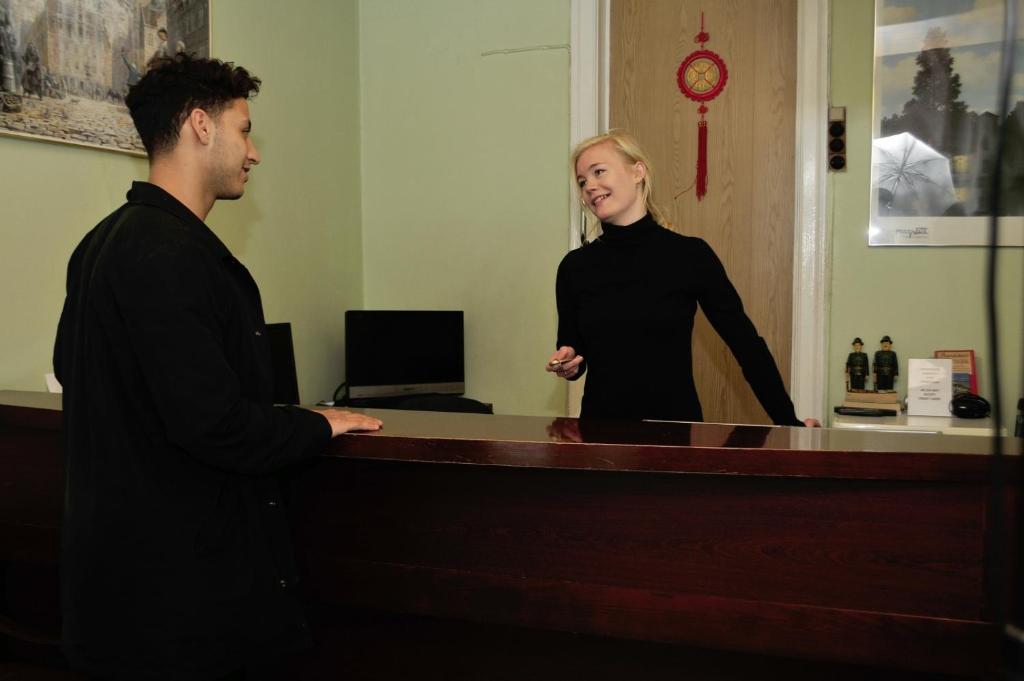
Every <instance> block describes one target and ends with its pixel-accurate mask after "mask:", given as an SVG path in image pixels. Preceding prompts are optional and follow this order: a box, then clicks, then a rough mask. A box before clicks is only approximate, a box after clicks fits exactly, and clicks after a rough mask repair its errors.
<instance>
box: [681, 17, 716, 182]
mask: <svg viewBox="0 0 1024 681" xmlns="http://www.w3.org/2000/svg"><path fill="white" fill-rule="evenodd" d="M710 39H711V36H710V35H709V34H707V33H705V32H704V12H701V13H700V33H698V34H697V37H696V38H695V39H694V42H695V43H700V49H699V50H695V51H693V52H691V53H690V54H688V55H687V56H686V58H685V59H683V63H682V64H680V65H679V71H677V72H676V81H677V82H678V83H679V90H680V91H681V92H682V93H683V94H684V95H686V96H687V97H688V98H689V99H692V100H693V101H695V102H700V106H699V107H698V108H697V113H699V114H700V121H698V122H697V180H696V182H695V184H696V187H697V200H698V201H700V200H701V199H703V198H704V195H705V194H707V193H708V123H707V121H706V120H704V114H706V113H707V112H708V107H707V106H705V104H704V103H705V102H710V101H711V100H712V99H714V98H715V97H717V96H718V95H719V94H721V92H722V90H724V89H725V83H726V82H727V81H728V80H729V70H728V69H727V68H726V67H725V61H724V60H723V59H722V58H721V57H719V56H718V55H717V54H715V53H714V52H712V51H711V50H705V49H704V43H706V42H707V41H708V40H710Z"/></svg>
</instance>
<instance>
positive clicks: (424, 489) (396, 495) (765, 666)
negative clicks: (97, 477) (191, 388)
mask: <svg viewBox="0 0 1024 681" xmlns="http://www.w3.org/2000/svg"><path fill="white" fill-rule="evenodd" d="M33 399H36V400H37V401H36V403H35V404H30V403H29V402H31V400H29V398H28V396H27V394H19V393H4V392H0V403H5V402H6V403H8V404H14V405H17V406H7V407H5V406H0V445H2V447H0V560H2V561H7V562H9V563H14V562H26V561H27V562H41V563H45V562H50V563H52V562H53V561H55V560H56V543H55V541H56V536H57V531H58V528H59V515H60V506H59V504H60V500H61V494H62V488H61V484H62V480H61V475H62V473H61V462H60V453H59V432H58V430H59V414H58V413H57V411H56V409H57V408H58V407H59V405H55V404H40V403H39V402H38V399H39V398H38V397H37V398H33ZM372 413H375V415H377V416H379V417H381V418H382V419H383V420H384V423H385V425H384V429H383V430H382V431H381V432H379V433H374V434H360V435H346V436H342V437H340V438H338V439H336V440H335V441H334V442H333V443H332V445H331V447H330V449H329V450H328V452H327V453H326V454H325V455H324V456H323V457H321V458H320V459H319V460H318V461H316V462H314V463H312V464H311V465H309V466H306V467H305V468H304V469H303V470H301V471H298V472H295V473H294V475H293V476H292V485H291V494H290V498H291V502H290V503H291V509H292V513H293V517H294V521H295V540H296V550H297V552H298V554H299V557H300V560H301V562H302V565H303V566H304V571H305V577H306V584H305V587H306V591H307V593H308V594H309V596H310V601H311V605H310V609H311V612H312V613H313V615H314V618H315V621H316V622H318V623H319V625H320V630H319V631H320V638H321V641H322V645H321V646H320V648H319V650H318V653H317V655H316V656H315V659H313V660H312V661H310V662H309V666H308V668H307V672H306V673H307V675H308V678H327V677H328V675H329V674H328V672H327V671H325V670H332V671H337V670H338V669H343V670H344V671H345V672H346V673H348V674H349V677H348V678H396V677H399V676H401V677H403V678H406V677H415V676H421V677H427V678H437V677H447V678H467V679H468V678H481V679H483V678H502V679H504V678H525V677H526V676H529V677H531V678H563V679H564V678H590V679H592V678H680V676H678V675H673V674H674V673H678V672H679V670H680V665H686V669H688V670H690V671H691V672H692V675H691V678H734V677H735V678H738V677H739V676H745V675H748V674H749V673H750V672H752V671H756V672H757V673H758V675H759V676H761V677H764V678H770V677H772V675H773V674H775V673H779V674H785V675H786V676H787V678H794V679H795V678H822V677H823V675H827V676H829V677H831V678H918V675H919V674H923V673H941V674H946V675H959V676H968V677H981V676H983V675H984V674H985V673H986V672H987V671H989V670H990V669H991V668H992V666H993V665H994V663H995V656H994V654H993V649H992V644H993V643H994V641H995V634H994V632H993V629H994V627H993V626H992V625H991V623H990V618H991V604H990V603H987V602H986V595H985V589H984V583H985V572H984V568H985V560H984V557H985V551H986V541H987V539H988V538H987V536H986V532H987V531H988V528H989V527H990V525H991V523H990V522H989V519H988V518H987V517H986V514H987V510H986V509H987V492H988V482H987V481H988V476H989V458H990V457H989V456H988V455H987V451H988V447H990V441H988V440H986V439H984V438H974V437H957V436H944V435H920V434H894V433H861V432H856V431H839V430H823V429H814V430H810V429H794V428H772V427H761V426H728V425H717V424H680V423H639V424H629V423H620V424H614V423H604V424H589V423H585V422H579V421H577V420H575V419H551V418H535V417H512V416H489V415H476V414H450V413H427V412H402V411H391V410H389V411H379V412H372ZM1003 443H1004V447H1006V448H1007V449H1008V450H1009V451H1008V453H1010V454H1011V456H1010V457H1008V459H1007V461H1008V463H1009V464H1010V465H1009V467H1008V468H1009V471H1010V478H1011V481H1017V480H1019V476H1020V474H1021V467H1020V457H1019V454H1020V440H1018V439H1006V440H1004V441H1003ZM1011 573H1012V572H1011ZM1012 574H1015V573H1012ZM357 645H358V646H363V647H364V648H366V649H367V650H370V651H375V652H373V654H377V655H378V657H379V655H381V654H383V655H384V656H387V655H395V656H401V655H406V656H407V662H408V664H406V665H405V666H402V665H399V664H397V663H396V662H395V660H392V659H378V661H377V663H375V664H373V665H370V664H369V663H368V662H367V661H366V659H365V658H360V657H359V656H358V655H357V654H356V653H354V652H352V649H353V647H354V646H357ZM510 647H512V648H514V650H515V652H514V653H513V652H510ZM339 651H347V652H339ZM452 655H461V656H462V658H464V659H467V656H468V659H471V660H474V661H475V663H477V664H486V663H488V662H493V663H494V664H495V665H496V666H495V667H494V668H491V669H489V670H486V671H484V670H482V669H481V668H479V667H473V668H472V669H468V668H465V667H463V668H458V669H457V668H456V667H453V666H451V665H452V662H451V656H452ZM539 658H543V662H536V660H537V659H539ZM530 660H535V663H534V664H533V665H532V666H531V663H530ZM709 660H710V661H711V662H709ZM730 665H733V666H731V667H730ZM736 665H739V666H736ZM459 669H461V670H462V671H459ZM660 674H664V676H662V675H660ZM730 674H731V675H730Z"/></svg>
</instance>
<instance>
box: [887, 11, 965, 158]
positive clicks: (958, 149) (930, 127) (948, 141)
mask: <svg viewBox="0 0 1024 681" xmlns="http://www.w3.org/2000/svg"><path fill="white" fill-rule="evenodd" d="M915 61H916V63H917V73H916V74H915V75H914V87H913V89H912V90H911V93H912V95H913V96H912V97H911V99H909V100H908V101H907V102H906V103H905V104H904V105H903V113H902V114H900V115H893V116H891V117H889V118H886V119H883V120H882V134H883V135H894V134H898V133H901V132H909V133H910V134H911V135H913V136H914V137H916V138H917V139H919V140H921V141H922V142H924V143H925V144H927V145H928V146H930V147H932V148H934V149H938V150H940V151H942V152H943V153H945V154H948V155H953V154H957V153H964V152H965V151H966V146H967V144H968V143H969V141H970V139H969V138H970V135H968V134H964V133H966V132H967V130H966V129H965V124H966V123H967V121H968V118H967V104H966V103H965V102H964V101H963V100H962V99H961V98H960V92H961V90H962V88H963V85H962V83H961V82H960V74H959V73H957V72H956V70H955V69H954V64H955V61H956V60H955V59H954V57H953V55H952V54H951V53H950V50H949V41H948V40H947V38H946V34H945V32H944V31H943V30H942V29H941V28H938V27H933V28H931V29H929V30H928V34H927V35H926V36H925V40H924V46H923V47H922V49H921V51H920V52H919V53H918V55H917V59H916V60H915Z"/></svg>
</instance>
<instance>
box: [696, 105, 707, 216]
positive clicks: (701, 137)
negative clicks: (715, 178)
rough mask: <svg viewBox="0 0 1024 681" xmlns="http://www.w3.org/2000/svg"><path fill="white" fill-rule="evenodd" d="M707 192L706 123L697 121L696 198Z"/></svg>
mask: <svg viewBox="0 0 1024 681" xmlns="http://www.w3.org/2000/svg"><path fill="white" fill-rule="evenodd" d="M707 193H708V123H707V121H705V120H701V121H700V122H698V123H697V200H698V201H700V200H701V199H703V198H704V195H705V194H707Z"/></svg>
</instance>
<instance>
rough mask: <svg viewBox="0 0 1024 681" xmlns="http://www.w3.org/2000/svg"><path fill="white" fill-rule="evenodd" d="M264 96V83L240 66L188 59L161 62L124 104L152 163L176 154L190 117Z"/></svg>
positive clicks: (183, 56) (157, 61)
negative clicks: (195, 112) (261, 93)
mask: <svg viewBox="0 0 1024 681" xmlns="http://www.w3.org/2000/svg"><path fill="white" fill-rule="evenodd" d="M259 91H260V79H259V78H257V77H255V76H253V75H251V74H250V73H249V72H248V71H246V70H245V69H244V68H242V67H241V66H235V65H234V64H233V63H231V62H223V61H220V60H219V59H201V58H198V57H193V56H191V55H189V54H176V55H174V56H173V57H162V58H157V59H154V60H152V61H151V62H150V63H149V71H147V72H146V75H145V76H143V77H142V79H141V80H139V82H138V83H136V84H135V85H133V86H132V87H131V89H130V90H128V94H127V96H126V97H125V98H124V103H125V104H126V105H127V106H128V111H129V112H131V115H132V121H134V123H135V129H136V130H138V131H139V137H140V138H142V145H143V146H144V147H146V152H147V153H148V154H149V156H150V158H153V157H154V156H156V155H158V154H160V153H162V152H164V151H167V150H170V149H173V148H174V145H175V144H177V143H178V133H179V131H180V130H181V126H182V124H183V123H184V122H185V119H186V118H188V115H189V114H190V113H192V111H193V110H195V109H203V110H204V111H206V112H207V113H208V114H210V115H211V116H216V115H217V114H219V113H220V112H221V111H222V110H223V109H224V108H225V107H226V106H228V105H229V104H230V103H231V102H232V101H234V100H236V99H239V98H242V99H249V98H250V97H254V96H255V95H256V94H257V93H258V92H259Z"/></svg>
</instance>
